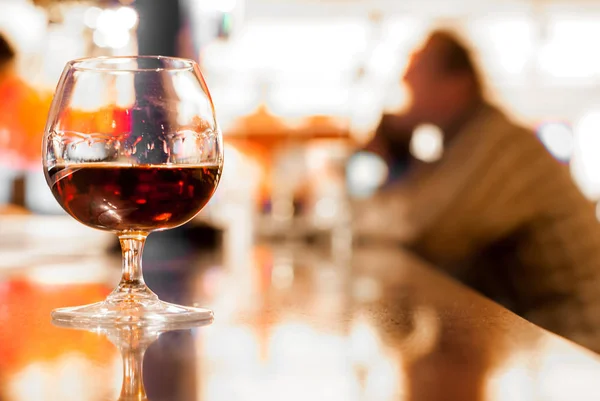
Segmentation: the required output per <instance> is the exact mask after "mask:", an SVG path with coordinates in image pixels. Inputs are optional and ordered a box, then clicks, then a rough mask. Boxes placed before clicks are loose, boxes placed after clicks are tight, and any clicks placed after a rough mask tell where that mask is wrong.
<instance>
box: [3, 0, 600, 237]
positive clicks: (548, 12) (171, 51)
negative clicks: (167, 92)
mask: <svg viewBox="0 0 600 401" xmlns="http://www.w3.org/2000/svg"><path fill="white" fill-rule="evenodd" d="M0 9H1V12H0V32H1V33H2V34H3V35H4V36H5V37H6V39H7V40H8V42H9V44H10V45H11V46H12V47H13V48H14V50H15V52H16V54H17V70H18V74H19V80H11V81H10V82H6V83H4V84H3V85H2V86H1V88H0V164H1V166H0V171H1V173H0V204H4V205H13V206H11V209H10V210H12V211H23V210H27V211H30V212H33V213H37V214H60V213H62V212H61V210H60V209H59V206H58V205H57V204H56V202H55V201H54V200H53V199H52V197H51V194H50V191H49V190H48V188H47V186H46V184H45V182H44V180H43V176H42V173H41V166H40V154H39V148H40V143H41V135H42V131H43V126H44V122H45V117H46V113H47V109H48V107H49V103H50V100H51V96H52V92H53V89H54V87H55V85H56V82H57V80H58V77H59V76H60V73H61V71H62V68H63V66H64V64H65V63H66V62H67V61H68V60H70V59H74V58H79V57H87V56H102V55H132V54H162V55H170V56H181V57H188V58H193V59H195V60H197V61H199V62H200V65H201V68H202V71H203V73H204V74H205V78H206V80H207V82H208V85H209V88H210V90H211V92H212V95H213V98H214V102H215V106H216V110H217V116H218V119H219V122H220V124H221V128H222V131H223V133H224V136H225V142H226V144H227V150H226V153H227V155H226V160H227V162H226V167H225V173H224V179H223V181H222V184H221V186H220V188H219V190H218V192H217V195H216V196H215V197H214V199H213V201H212V202H211V203H210V205H209V207H208V208H207V210H206V211H205V212H204V213H203V214H202V217H201V219H204V221H206V222H209V223H210V224H211V225H214V226H219V225H220V226H226V225H227V224H228V222H229V221H231V220H232V219H233V220H236V221H238V222H239V221H240V220H239V219H242V218H243V219H245V221H246V223H247V227H248V231H252V232H255V233H256V232H259V233H262V234H264V235H280V234H282V233H287V234H286V235H289V231H287V230H286V227H289V225H290V224H294V227H295V230H294V233H295V234H298V233H301V232H303V229H306V230H308V231H310V232H314V231H319V230H329V229H331V228H332V227H335V226H336V225H337V224H339V223H340V222H341V221H344V220H345V217H344V215H345V213H346V210H345V208H344V199H346V197H347V196H348V195H350V196H352V195H355V196H361V195H364V194H365V193H368V192H369V190H370V188H371V189H372V188H374V187H376V186H377V185H378V183H380V182H382V180H383V179H384V178H383V177H384V176H385V174H386V173H385V169H384V168H383V166H382V165H381V163H379V162H378V160H376V159H373V158H358V159H357V158H353V159H352V161H351V165H347V164H348V156H349V155H350V154H352V153H353V151H354V150H355V149H358V148H360V146H362V145H363V144H364V143H366V142H367V141H368V140H369V139H370V138H371V137H372V135H373V131H374V128H375V127H376V125H377V123H378V121H379V119H380V117H381V114H382V113H383V112H385V111H393V110H400V109H402V107H403V106H405V105H406V104H407V102H408V99H407V93H406V90H405V88H404V87H403V84H402V83H401V82H400V81H401V80H400V79H399V77H400V76H401V74H402V71H403V69H404V68H405V66H406V64H407V62H408V58H409V54H410V51H411V50H412V49H414V47H415V46H416V45H418V44H419V43H420V41H422V40H423V39H424V38H425V35H426V34H427V32H429V31H430V30H431V29H432V28H434V27H437V26H440V25H443V26H444V27H452V28H454V29H455V30H458V31H459V32H460V33H461V34H462V35H463V36H464V37H465V38H467V39H468V40H470V41H471V44H472V46H473V47H474V48H475V50H476V52H477V58H478V62H479V63H480V65H481V67H482V69H483V71H484V72H485V74H486V76H485V78H486V84H487V86H488V87H489V91H490V94H489V95H490V96H491V99H492V100H493V101H495V102H496V103H498V104H499V105H501V106H503V107H505V108H507V109H508V110H509V111H510V113H511V114H512V115H513V116H516V117H517V118H518V119H520V120H521V122H523V123H525V124H527V125H528V126H531V127H534V128H535V130H536V132H537V134H538V135H539V137H540V138H541V140H542V141H543V143H544V144H545V145H546V147H547V148H548V150H549V151H550V152H551V153H552V154H553V155H555V157H556V158H558V159H559V160H561V161H563V162H565V163H570V165H571V170H572V174H573V178H574V179H575V180H576V182H577V183H578V185H579V186H580V187H581V189H582V190H583V191H584V193H585V194H586V196H588V197H589V198H590V199H592V200H596V199H597V198H599V197H600V165H598V164H599V163H600V159H599V158H597V157H595V155H596V154H598V152H600V135H598V134H597V131H598V130H600V93H599V92H598V91H596V90H594V88H595V87H596V86H597V85H598V83H599V82H600V54H599V53H598V52H595V51H593V49H594V48H595V40H596V38H597V37H598V35H600V2H595V1H585V0H581V1H572V0H570V1H566V0H565V1H560V0H487V1H485V2H481V1H474V0H452V1H436V0H427V1H402V2H397V1H368V2H367V1H360V0H329V1H310V0H278V1H275V0H272V1H269V0H177V1H176V0H155V1H149V0H138V1H133V0H122V1H116V0H115V1H95V2H94V1H51V0H40V1H29V0H0ZM124 96H125V97H126V96H127V94H124ZM93 101H94V100H93V99H86V100H83V101H82V105H81V106H82V107H83V108H85V107H86V104H85V103H86V102H87V103H90V102H91V103H93ZM87 106H88V107H90V108H93V107H94V106H93V104H88V105H87ZM413 145H414V146H412V147H411V149H412V151H413V153H415V156H416V157H417V158H422V159H424V160H428V159H431V158H435V157H436V154H437V153H439V152H440V149H441V138H440V137H439V135H435V133H432V132H428V131H425V132H421V133H419V135H416V136H415V137H414V138H413ZM353 164H356V166H354V165H353ZM344 167H347V168H344ZM359 167H360V168H359ZM317 178H318V179H317ZM14 206H18V207H20V208H22V209H18V208H15V207H14ZM234 216H235V217H234ZM246 223H244V224H239V225H238V226H243V227H246V225H245V224H246Z"/></svg>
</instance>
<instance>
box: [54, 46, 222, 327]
mask: <svg viewBox="0 0 600 401" xmlns="http://www.w3.org/2000/svg"><path fill="white" fill-rule="evenodd" d="M43 166H44V172H45V175H46V180H47V182H48V185H49V186H50V188H51V190H52V193H53V194H54V197H55V198H56V200H57V201H58V203H59V204H60V205H61V206H62V207H63V209H64V210H65V211H66V212H67V213H68V214H70V215H71V216H72V217H73V218H75V219H76V220H78V221H79V222H80V223H82V224H85V225H87V226H89V227H92V228H96V229H100V230H105V231H110V232H114V233H115V234H116V235H118V237H119V240H120V243H121V248H122V252H123V267H122V269H123V272H122V278H121V281H120V283H119V285H118V286H117V288H116V289H115V290H114V291H113V292H112V293H111V294H110V295H109V296H108V297H107V299H106V300H105V301H103V302H99V303H95V304H91V305H85V306H78V307H70V308H61V309H56V310H54V311H53V312H52V315H53V318H54V319H55V320H63V321H72V320H77V321H95V322H103V323H108V322H112V323H132V322H137V323H173V322H191V321H203V320H210V319H212V316H213V315H212V312H211V311H210V310H207V309H202V308H193V307H185V306H180V305H174V304H170V303H166V302H163V301H161V300H159V299H158V297H157V296H156V294H154V293H153V292H152V291H151V290H150V289H149V288H148V287H147V285H146V284H145V282H144V278H143V275H142V251H143V248H144V242H145V240H146V237H147V236H148V235H149V234H150V233H151V232H154V231H160V230H167V229H170V228H174V227H177V226H180V225H182V224H185V223H186V222H188V221H190V220H191V219H193V218H194V217H195V216H196V215H197V214H198V213H199V212H200V211H201V210H202V208H203V207H204V206H205V205H206V204H207V203H208V201H209V200H210V198H211V197H212V195H213V193H214V192H215V190H216V188H217V185H218V183H219V179H220V176H221V170H222V167H223V143H222V136H221V133H220V130H219V127H218V124H217V121H216V116H215V111H214V107H213V103H212V100H211V97H210V94H209V91H208V88H207V86H206V83H205V82H204V78H203V77H202V74H201V72H200V69H199V67H198V65H197V64H196V63H195V62H194V61H191V60H186V59H179V58H171V57H162V56H137V57H100V58H88V59H80V60H74V61H71V62H69V63H67V65H66V67H65V69H64V71H63V73H62V76H61V78H60V81H59V83H58V86H57V89H56V93H55V95H54V99H53V102H52V106H51V108H50V113H49V116H48V121H47V124H46V129H45V133H44V140H43Z"/></svg>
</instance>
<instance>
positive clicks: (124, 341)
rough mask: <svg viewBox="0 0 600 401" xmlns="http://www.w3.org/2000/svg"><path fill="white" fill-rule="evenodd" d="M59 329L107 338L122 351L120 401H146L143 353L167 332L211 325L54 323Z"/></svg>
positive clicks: (57, 321)
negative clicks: (79, 331)
mask: <svg viewBox="0 0 600 401" xmlns="http://www.w3.org/2000/svg"><path fill="white" fill-rule="evenodd" d="M52 323H53V324H54V325H56V326H59V327H63V328H70V329H77V330H86V331H91V332H95V333H99V334H102V335H104V336H106V337H107V338H108V339H109V340H110V342H112V343H113V344H114V345H115V346H116V347H117V348H118V349H119V351H120V352H121V357H122V359H123V384H122V386H121V394H120V396H119V401H132V400H138V401H142V400H147V399H148V398H147V397H146V390H145V389H144V379H143V375H142V373H143V363H144V353H145V352H146V350H147V349H148V347H149V346H150V344H152V343H153V342H154V341H156V340H157V339H158V337H159V336H160V335H161V334H162V333H165V332H168V331H174V330H187V329H191V328H194V327H199V326H202V325H207V324H210V321H209V320H208V321H204V322H199V323H174V324H168V325H162V326H160V325H159V326H140V325H136V324H122V325H116V326H115V325H106V326H98V325H97V324H95V323H90V322H86V323H82V322H81V321H68V322H66V321H61V320H53V321H52Z"/></svg>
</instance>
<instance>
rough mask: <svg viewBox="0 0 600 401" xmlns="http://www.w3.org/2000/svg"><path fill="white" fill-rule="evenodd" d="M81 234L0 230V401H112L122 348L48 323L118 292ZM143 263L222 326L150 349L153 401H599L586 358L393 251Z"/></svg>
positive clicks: (23, 221) (66, 225) (99, 251)
mask: <svg viewBox="0 0 600 401" xmlns="http://www.w3.org/2000/svg"><path fill="white" fill-rule="evenodd" d="M77 227H78V225H77V223H74V224H73V225H71V221H70V220H69V219H68V218H62V217H61V218H50V219H48V218H45V219H43V218H36V217H27V216H18V217H17V216H14V217H2V218H0V260H1V261H2V263H1V264H0V399H2V400H6V401H8V400H10V401H26V400H27V401H29V400H31V401H33V400H36V401H38V400H44V401H45V400H57V401H58V400H60V401H70V400H73V401H75V400H77V401H85V400H117V399H119V393H120V389H121V384H122V382H123V375H122V373H123V371H122V367H121V359H120V354H119V352H118V351H117V349H116V348H115V347H114V346H113V345H112V344H111V343H110V342H109V341H108V340H107V339H106V338H105V337H103V336H101V335H99V334H95V333H91V332H85V331H77V330H70V329H64V328H58V327H54V326H52V325H51V323H50V311H51V310H52V309H53V308H55V307H58V306H67V305H77V304H83V303H90V302H94V301H98V300H101V299H103V298H104V297H105V296H106V295H107V293H108V292H109V291H110V290H111V289H112V288H113V287H114V286H115V285H116V283H117V281H118V279H119V273H120V272H119V267H118V266H119V255H118V254H116V253H109V252H107V249H110V248H111V246H112V245H111V244H113V242H112V240H111V236H110V235H104V234H103V233H99V232H95V231H93V230H91V229H86V228H83V229H78V228H77ZM53 228H54V230H56V231H57V232H53V231H52V230H53ZM58 231H60V232H58ZM19 244H25V245H19ZM52 244H63V246H52ZM64 244H68V246H64ZM16 255H18V256H19V257H16ZM144 263H145V266H144V269H145V273H146V274H145V276H146V281H147V282H148V284H149V285H150V287H151V288H152V289H154V290H155V292H157V293H158V295H159V296H160V297H161V298H162V299H164V300H166V301H172V302H181V303H185V304H190V305H191V304H199V305H204V306H207V307H210V308H212V309H213V310H214V311H215V316H216V320H215V322H214V323H213V324H212V325H211V326H208V327H202V328H196V329H192V330H187V331H173V332H167V333H165V334H162V335H161V336H160V338H159V339H158V340H157V341H155V342H154V343H153V344H152V345H150V347H149V349H148V351H147V352H146V355H145V359H144V369H143V382H144V383H145V389H146V394H147V397H148V399H150V400H155V401H157V400H165V401H166V400H169V401H174V400H198V401H221V400H222V401H225V400H227V401H234V400H235V401H246V400H248V401H250V400H260V401H270V400H273V401H275V400H277V401H279V400H286V401H296V400H298V401H308V400H310V401H318V400H328V401H335V400H340V401H354V400H357V401H358V400H368V401H377V400H427V401H435V400H460V401H469V400H494V401H504V400H510V401H519V400H597V399H600V388H599V387H598V386H597V385H596V382H597V378H598V377H600V376H599V375H600V358H599V357H597V356H596V355H595V354H593V353H591V352H589V351H587V350H585V349H583V348H580V347H578V346H576V345H574V344H572V343H570V342H568V341H566V340H564V339H561V338H559V337H557V336H555V335H553V334H550V333H548V332H546V331H544V330H542V329H540V328H538V327H536V326H534V325H532V324H530V323H528V322H526V321H524V320H522V319H520V318H518V317H517V316H515V315H513V314H512V313H510V312H508V311H506V310H505V309H503V308H502V307H500V306H498V305H496V304H494V303H492V302H490V301H488V300H486V299H484V298H483V297H481V296H479V295H477V294H476V293H474V292H472V291H470V290H468V289H466V288H464V287H462V286H461V285H459V284H457V283H455V282H453V281H452V280H450V279H448V278H446V277H445V276H444V275H442V274H440V273H438V272H436V271H435V270H433V269H431V268H429V267H428V266H427V265H425V264H424V263H422V262H421V261H419V260H418V259H416V258H415V257H413V256H411V255H410V254H408V253H406V252H404V251H402V250H399V249H391V248H368V249H353V250H352V252H331V250H330V249H327V248H319V247H316V246H315V247H306V246H303V245H292V244H249V243H247V242H244V241H241V242H239V243H237V244H236V243H235V242H233V241H229V240H227V239H225V240H224V242H223V246H222V247H220V249H215V250H212V251H206V250H204V251H199V250H198V247H195V246H193V245H192V243H191V242H190V241H187V242H185V241H181V240H180V239H177V238H176V237H169V234H168V233H164V234H163V233H161V234H153V235H152V236H151V237H150V239H149V242H148V244H147V246H146V254H145V261H144ZM140 381H141V378H140ZM138 399H143V397H142V396H140V397H138Z"/></svg>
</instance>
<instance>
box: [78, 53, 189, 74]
mask: <svg viewBox="0 0 600 401" xmlns="http://www.w3.org/2000/svg"><path fill="white" fill-rule="evenodd" d="M136 60H155V61H159V60H160V61H166V62H167V65H166V66H161V67H155V68H139V67H133V68H132V67H128V66H127V64H126V62H127V61H136ZM195 66H196V62H195V61H194V60H191V59H187V58H183V57H171V56H158V55H157V56H99V57H83V58H78V59H75V60H71V61H69V62H67V67H68V68H70V69H73V70H79V71H98V72H108V73H110V72H114V73H118V72H151V71H157V72H159V71H192V70H193V69H194V67H195Z"/></svg>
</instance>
